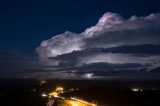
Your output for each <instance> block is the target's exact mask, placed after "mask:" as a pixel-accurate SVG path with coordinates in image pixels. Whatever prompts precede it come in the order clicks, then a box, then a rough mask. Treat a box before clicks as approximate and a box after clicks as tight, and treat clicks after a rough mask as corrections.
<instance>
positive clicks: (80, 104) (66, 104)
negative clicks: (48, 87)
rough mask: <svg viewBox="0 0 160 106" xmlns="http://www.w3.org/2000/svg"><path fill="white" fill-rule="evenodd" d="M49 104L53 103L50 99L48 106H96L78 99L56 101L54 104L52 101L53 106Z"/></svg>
mask: <svg viewBox="0 0 160 106" xmlns="http://www.w3.org/2000/svg"><path fill="white" fill-rule="evenodd" d="M51 103H53V99H50V101H49V105H48V106H54V104H55V105H56V106H97V105H95V104H93V103H90V102H86V101H83V100H79V99H57V100H56V102H55V101H54V103H53V104H51Z"/></svg>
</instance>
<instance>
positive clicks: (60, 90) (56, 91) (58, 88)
mask: <svg viewBox="0 0 160 106" xmlns="http://www.w3.org/2000/svg"><path fill="white" fill-rule="evenodd" d="M60 93H63V88H62V87H57V88H56V90H55V91H53V92H50V93H49V96H54V97H58V94H60Z"/></svg>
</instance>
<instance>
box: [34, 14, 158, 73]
mask: <svg viewBox="0 0 160 106" xmlns="http://www.w3.org/2000/svg"><path fill="white" fill-rule="evenodd" d="M156 45H160V14H159V13H155V14H150V15H148V16H142V17H137V16H131V17H130V18H129V19H125V18H123V17H122V16H121V15H119V14H117V13H112V12H107V13H105V14H104V15H103V16H102V17H101V18H100V19H99V21H98V22H97V24H96V25H95V26H92V27H90V28H87V29H86V30H85V31H84V32H82V33H78V34H77V33H72V32H69V31H66V32H65V33H62V34H59V35H56V36H53V37H52V38H50V39H48V40H44V41H42V43H41V45H40V46H39V47H37V48H36V51H37V53H38V55H39V58H40V59H41V60H43V61H45V62H46V60H47V61H48V63H49V64H48V65H53V66H59V67H63V68H69V69H70V70H71V68H73V69H77V70H78V69H79V68H75V67H83V66H86V65H84V64H88V65H89V64H94V63H97V64H98V63H106V64H129V63H131V64H135V63H137V64H140V66H141V65H142V66H144V67H143V68H145V67H146V68H148V67H150V66H154V67H156V66H158V65H159V62H160V54H159V52H156V53H153V52H154V51H157V50H159V46H156ZM131 47H132V48H134V49H135V48H141V47H143V48H144V49H143V50H144V51H143V50H140V49H138V50H130V48H131ZM157 47H158V48H157ZM148 48H149V49H148ZM150 48H151V49H150ZM127 50H128V51H127ZM149 50H153V51H149ZM146 55H147V56H146ZM94 65H96V64H94ZM113 66H114V65H113ZM122 66H125V65H122ZM105 68H106V67H105ZM124 68H125V67H124ZM141 68H142V67H141ZM82 69H83V68H82ZM149 69H151V67H150V68H149ZM87 70H89V69H87ZM104 70H106V69H104ZM146 70H148V69H146ZM77 72H79V71H77ZM84 72H86V71H85V70H84ZM94 73H95V70H94V72H93V74H94Z"/></svg>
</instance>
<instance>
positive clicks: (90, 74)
mask: <svg viewBox="0 0 160 106" xmlns="http://www.w3.org/2000/svg"><path fill="white" fill-rule="evenodd" d="M85 76H86V77H87V78H89V79H91V78H92V76H93V73H87V74H86V75H85Z"/></svg>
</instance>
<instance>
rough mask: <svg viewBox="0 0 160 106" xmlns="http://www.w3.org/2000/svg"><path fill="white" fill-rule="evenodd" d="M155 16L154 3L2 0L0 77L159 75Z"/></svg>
mask: <svg viewBox="0 0 160 106" xmlns="http://www.w3.org/2000/svg"><path fill="white" fill-rule="evenodd" d="M159 13H160V1H159V0H132V1H131V0H121V1H117V0H1V1H0V37H1V39H0V77H2V78H6V77H7V78H8V77H9V78H10V77H14V78H19V77H20V78H21V77H22V78H70V77H72V78H92V77H93V78H121V77H122V78H124V77H127V78H128V77H129V78H130V77H133V78H137V77H140V78H141V77H145V78H148V72H149V73H151V74H150V75H151V78H152V77H159V75H160V73H159V69H160V68H159V67H160V52H159V51H160V43H159V42H160V14H159ZM98 20H99V22H98ZM87 28H88V29H87ZM59 34H60V35H59ZM57 35H58V36H57ZM117 70H118V72H117ZM152 74H153V75H152Z"/></svg>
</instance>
